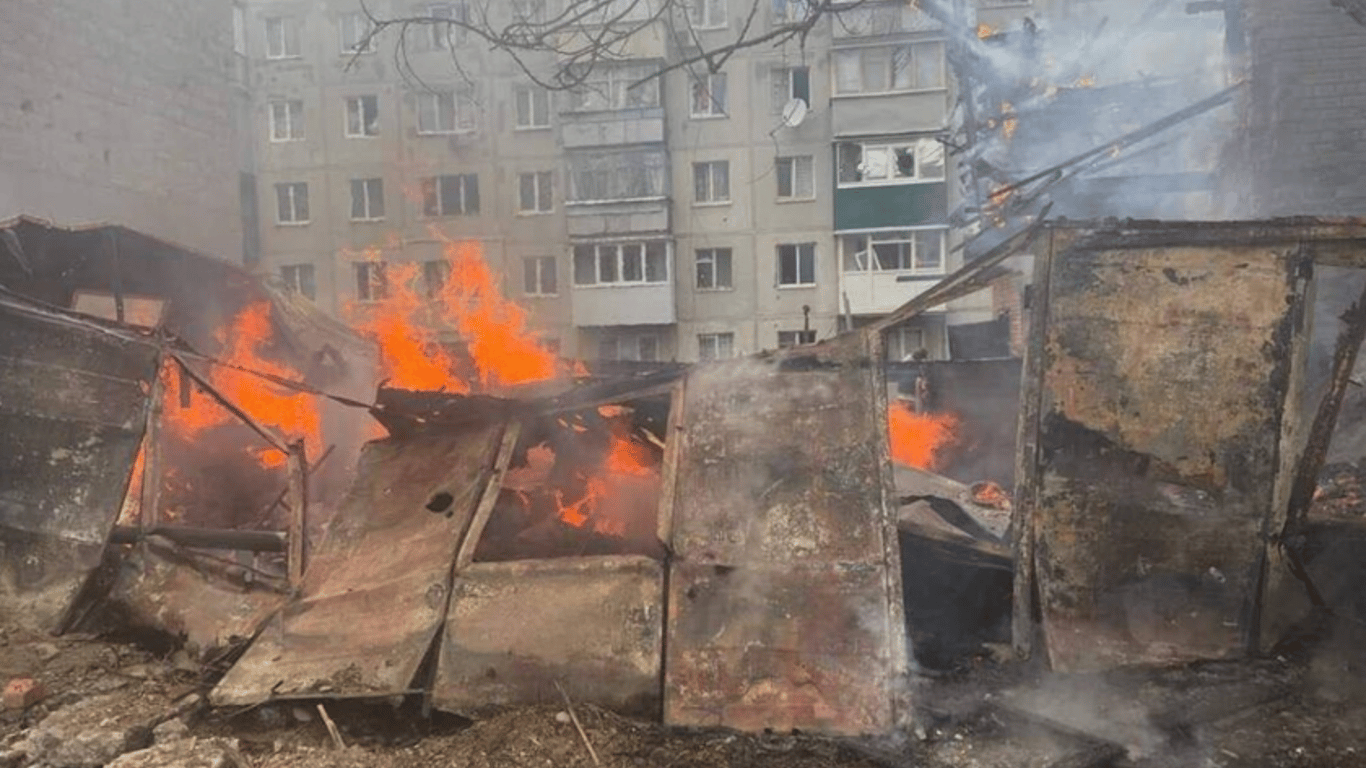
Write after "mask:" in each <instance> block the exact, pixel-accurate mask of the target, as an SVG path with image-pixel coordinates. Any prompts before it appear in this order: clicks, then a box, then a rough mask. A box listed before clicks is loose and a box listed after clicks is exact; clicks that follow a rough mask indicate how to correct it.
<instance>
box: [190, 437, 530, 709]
mask: <svg viewBox="0 0 1366 768" xmlns="http://www.w3.org/2000/svg"><path fill="white" fill-rule="evenodd" d="M504 431H505V430H504V429H503V427H502V425H499V424H494V425H486V426H483V427H480V428H475V429H470V430H467V431H463V432H457V433H454V434H425V435H417V436H413V437H410V438H407V439H404V440H401V441H399V440H384V441H379V442H374V443H370V444H369V445H367V446H366V448H365V451H364V452H363V453H362V454H361V462H360V466H359V468H358V470H357V480H356V484H355V486H354V487H353V488H352V489H351V492H350V493H349V494H348V496H347V498H346V500H345V501H344V502H343V504H342V506H341V508H340V509H339V510H338V512H337V515H336V517H335V518H334V520H333V522H332V524H331V526H330V527H329V529H328V531H327V533H326V537H325V539H324V540H323V542H322V544H321V545H320V546H319V548H318V552H317V553H316V554H315V555H313V557H312V558H311V559H310V560H309V562H308V570H307V572H306V574H305V576H304V582H303V585H302V587H301V591H300V595H299V597H298V598H297V599H295V600H293V601H291V602H290V603H289V604H288V605H286V606H285V608H284V609H283V610H282V611H281V613H280V614H279V615H278V616H276V617H275V618H274V619H273V620H272V621H271V622H270V624H269V625H267V627H266V628H265V630H264V631H263V632H262V634H261V636H260V637H259V638H258V639H257V640H256V642H255V643H253V644H252V646H251V648H250V649H249V650H248V651H247V653H246V655H245V656H243V658H242V660H241V661H239V662H238V663H237V664H236V666H234V667H233V668H232V669H231V670H230V671H229V672H228V674H227V675H226V676H225V677H224V678H223V680H222V681H221V682H220V683H219V685H218V687H217V688H215V689H214V691H213V694H212V699H213V701H214V702H215V703H217V704H219V705H223V704H247V703H255V702H259V701H264V700H266V699H269V698H291V697H305V698H306V697H311V696H318V695H324V696H360V697H363V696H383V695H387V694H394V693H399V692H402V691H407V690H409V687H410V685H411V684H412V683H413V678H414V675H415V674H416V673H417V671H418V667H419V665H420V664H421V662H422V659H423V657H424V656H425V655H426V653H427V650H428V649H429V648H430V647H431V644H432V640H433V638H434V637H435V635H436V632H437V631H438V629H439V627H440V625H441V622H442V620H443V619H444V617H445V615H446V606H447V598H448V590H449V589H450V584H451V574H452V570H453V568H454V564H455V557H456V553H457V551H458V550H459V547H460V544H461V541H462V538H463V537H464V535H465V533H466V531H467V529H468V527H469V524H470V521H471V520H472V519H473V518H474V515H475V512H476V508H477V507H478V505H479V504H480V503H481V500H482V499H483V497H484V494H485V491H486V489H487V486H488V485H489V480H490V478H493V477H495V475H496V466H495V465H496V464H497V463H498V461H500V460H501V461H503V462H506V460H507V454H508V451H503V452H500V451H499V450H498V448H499V444H500V441H502V438H503V437H504Z"/></svg>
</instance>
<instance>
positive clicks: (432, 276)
mask: <svg viewBox="0 0 1366 768" xmlns="http://www.w3.org/2000/svg"><path fill="white" fill-rule="evenodd" d="M450 276H451V263H450V262H449V261H446V260H445V259H431V260H430V261H424V262H422V285H423V287H424V288H426V290H427V298H429V299H435V298H437V297H438V296H440V295H441V290H442V289H443V288H445V287H446V281H447V280H448V279H450Z"/></svg>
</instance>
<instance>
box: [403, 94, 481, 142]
mask: <svg viewBox="0 0 1366 768" xmlns="http://www.w3.org/2000/svg"><path fill="white" fill-rule="evenodd" d="M472 130H474V94H473V92H472V91H471V90H470V89H469V88H461V89H459V90H454V91H424V92H423V93H419V94H418V95H417V132H418V133H420V134H424V135H431V134H440V133H458V132H461V131H472Z"/></svg>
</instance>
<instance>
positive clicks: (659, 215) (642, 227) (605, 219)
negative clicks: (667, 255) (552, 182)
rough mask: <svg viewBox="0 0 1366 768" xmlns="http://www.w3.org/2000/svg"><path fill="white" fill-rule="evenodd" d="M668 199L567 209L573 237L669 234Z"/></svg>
mask: <svg viewBox="0 0 1366 768" xmlns="http://www.w3.org/2000/svg"><path fill="white" fill-rule="evenodd" d="M669 209H670V206H669V199H668V198H666V197H655V198H648V199H642V200H604V201H600V202H589V203H575V202H570V203H567V204H566V205H565V209H564V212H565V218H566V220H567V224H568V228H569V236H570V237H608V236H612V235H622V234H625V233H628V232H668V231H669Z"/></svg>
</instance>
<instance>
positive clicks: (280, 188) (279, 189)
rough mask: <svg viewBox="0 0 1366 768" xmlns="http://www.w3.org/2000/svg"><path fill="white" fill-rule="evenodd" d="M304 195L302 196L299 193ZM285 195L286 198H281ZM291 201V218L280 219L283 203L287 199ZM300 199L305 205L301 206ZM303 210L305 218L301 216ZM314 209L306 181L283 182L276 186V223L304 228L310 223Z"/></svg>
mask: <svg viewBox="0 0 1366 768" xmlns="http://www.w3.org/2000/svg"><path fill="white" fill-rule="evenodd" d="M300 190H302V191H303V194H302V195H300V194H299V191H300ZM282 195H284V197H281V196H282ZM286 198H287V199H288V200H289V218H281V217H280V208H281V203H282V202H284V200H285V199H286ZM300 199H302V200H303V205H302V206H301V205H300V204H299V201H300ZM301 207H302V208H303V217H302V218H300V216H299V209H300V208H301ZM311 216H312V209H311V208H310V207H309V202H308V182H306V181H283V182H280V183H279V184H276V185H275V223H276V224H280V225H283V226H303V225H305V224H307V223H309V221H310V217H311Z"/></svg>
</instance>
